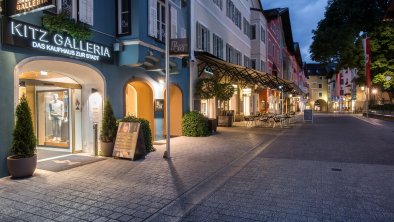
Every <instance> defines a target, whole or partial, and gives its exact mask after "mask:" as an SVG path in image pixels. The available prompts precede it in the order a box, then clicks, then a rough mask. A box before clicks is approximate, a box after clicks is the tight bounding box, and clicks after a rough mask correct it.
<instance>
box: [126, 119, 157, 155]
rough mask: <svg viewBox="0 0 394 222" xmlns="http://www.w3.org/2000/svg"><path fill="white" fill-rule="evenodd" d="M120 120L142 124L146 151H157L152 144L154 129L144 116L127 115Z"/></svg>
mask: <svg viewBox="0 0 394 222" xmlns="http://www.w3.org/2000/svg"><path fill="white" fill-rule="evenodd" d="M119 122H135V123H140V124H141V130H142V135H143V136H144V142H145V148H146V152H147V153H149V152H152V151H155V148H154V147H153V144H152V131H151V129H150V124H149V121H148V120H146V119H143V118H137V117H135V116H126V117H124V118H123V119H121V120H119V121H118V123H119Z"/></svg>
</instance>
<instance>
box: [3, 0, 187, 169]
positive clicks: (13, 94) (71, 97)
mask: <svg viewBox="0 0 394 222" xmlns="http://www.w3.org/2000/svg"><path fill="white" fill-rule="evenodd" d="M70 2H71V1H58V5H57V6H55V7H53V8H52V9H51V10H53V9H54V8H55V9H57V10H61V6H65V4H66V3H70ZM87 2H88V4H91V5H90V6H91V11H89V12H85V13H86V16H85V17H83V18H84V19H85V20H82V19H83V18H82V16H80V17H79V18H78V21H79V23H84V22H85V25H86V24H87V25H89V29H90V30H91V37H90V38H89V40H88V41H80V40H77V39H74V38H72V37H71V36H69V35H67V34H64V33H56V32H51V33H49V31H48V30H46V29H45V28H43V27H42V20H41V18H42V16H43V15H44V14H46V13H48V12H47V11H35V12H31V13H26V14H23V15H19V16H15V17H12V18H10V17H9V16H7V13H6V11H4V10H3V13H4V15H2V16H1V22H2V29H1V35H2V36H3V41H2V44H1V46H0V88H1V89H2V90H3V92H2V93H1V94H0V110H1V115H0V142H1V143H0V160H1V161H0V176H6V175H7V168H6V161H5V159H6V156H7V155H8V152H9V148H10V146H11V143H12V131H13V128H14V122H15V115H14V113H15V108H16V105H17V104H18V102H19V98H20V97H21V96H22V95H23V94H24V95H26V97H27V99H28V102H29V106H30V108H31V110H32V119H33V125H34V129H35V135H36V139H37V148H38V149H49V150H58V151H64V152H67V153H76V152H85V153H88V154H94V144H95V139H96V138H95V137H94V126H95V124H98V127H97V128H98V129H100V123H101V117H102V109H103V104H104V101H105V100H106V99H109V100H110V102H111V105H112V107H113V109H114V113H115V116H116V118H118V119H120V118H122V117H124V116H126V115H134V116H136V117H139V118H145V119H147V120H148V121H149V122H150V125H151V129H152V134H153V135H154V139H162V138H164V137H165V135H166V132H165V130H164V129H165V124H166V123H165V121H164V116H165V107H164V104H165V100H166V98H165V96H164V95H165V92H166V88H165V85H164V84H163V80H164V72H163V67H164V57H163V52H164V44H163V42H161V41H158V40H157V39H156V38H153V37H151V36H149V35H148V32H147V30H148V29H149V27H150V22H149V21H150V19H151V18H149V16H146V13H142V14H141V12H145V11H147V10H148V9H149V7H150V5H149V4H148V1H137V0H132V1H130V3H131V5H130V4H126V3H127V1H116V2H112V1H111V2H110V1H87ZM70 4H71V3H70ZM72 7H75V10H80V8H81V7H77V6H75V5H72ZM64 8H66V7H64ZM178 10H180V13H179V14H181V12H182V9H181V8H180V7H179V8H178ZM72 12H73V13H75V12H74V11H72ZM73 13H71V16H72V14H73ZM81 13H82V12H80V14H81ZM121 14H123V15H124V17H119V16H118V15H121ZM102 15H106V16H102ZM156 19H157V18H156ZM125 21H126V22H128V23H127V24H126V23H124V22H125ZM120 24H121V25H120ZM149 59H151V60H149ZM152 59H153V60H154V62H156V63H157V64H152V63H154V62H152ZM153 66H154V67H153ZM188 73H189V72H188V68H187V65H185V64H184V62H183V60H182V57H174V58H171V75H170V81H171V88H170V98H169V99H170V102H171V104H175V105H171V111H170V114H171V119H170V120H171V123H170V124H171V135H180V134H181V118H182V115H183V113H184V112H186V111H188V110H189V101H188V99H189V86H190V84H189V77H188ZM98 133H99V132H98Z"/></svg>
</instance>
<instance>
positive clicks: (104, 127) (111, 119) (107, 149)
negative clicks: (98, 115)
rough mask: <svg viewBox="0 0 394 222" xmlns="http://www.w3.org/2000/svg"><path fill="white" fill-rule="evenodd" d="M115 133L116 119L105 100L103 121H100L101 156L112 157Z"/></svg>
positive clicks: (109, 104) (107, 101) (107, 100)
mask: <svg viewBox="0 0 394 222" xmlns="http://www.w3.org/2000/svg"><path fill="white" fill-rule="evenodd" d="M116 133H117V125H116V118H115V115H114V111H113V110H112V106H111V103H110V102H109V99H108V98H107V99H106V101H105V105H104V113H103V119H102V121H101V131H100V141H101V155H103V156H107V157H109V156H112V152H113V150H114V142H115V138H116Z"/></svg>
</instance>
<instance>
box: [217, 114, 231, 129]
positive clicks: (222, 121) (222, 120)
mask: <svg viewBox="0 0 394 222" xmlns="http://www.w3.org/2000/svg"><path fill="white" fill-rule="evenodd" d="M233 118H234V116H218V126H225V127H231V126H233Z"/></svg>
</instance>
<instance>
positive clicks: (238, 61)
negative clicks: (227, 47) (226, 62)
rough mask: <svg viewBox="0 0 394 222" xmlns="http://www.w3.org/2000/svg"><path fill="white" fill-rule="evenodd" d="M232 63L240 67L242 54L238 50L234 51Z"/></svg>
mask: <svg viewBox="0 0 394 222" xmlns="http://www.w3.org/2000/svg"><path fill="white" fill-rule="evenodd" d="M234 59H235V61H234V63H235V64H237V65H242V53H241V52H240V51H238V50H234Z"/></svg>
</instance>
